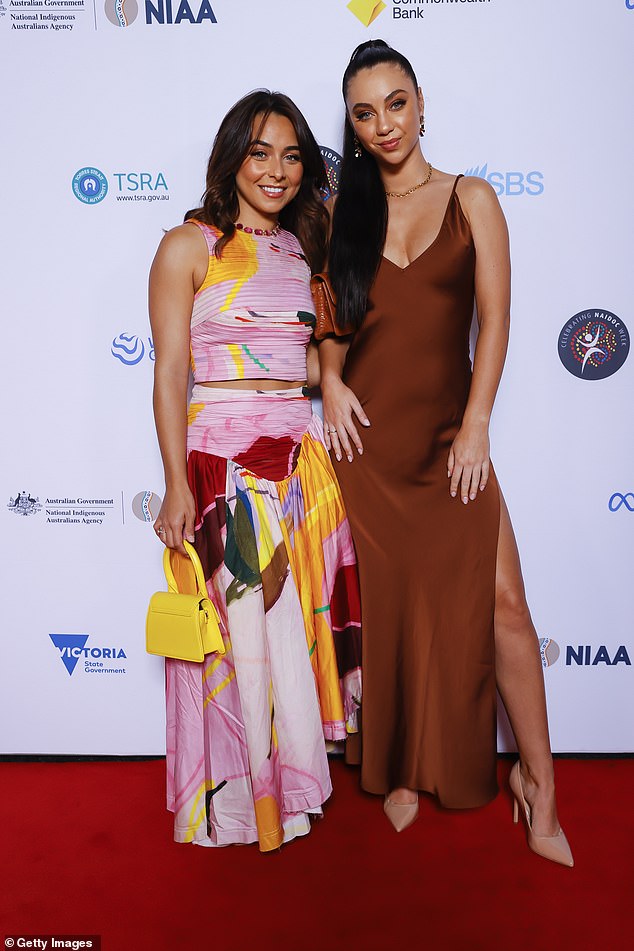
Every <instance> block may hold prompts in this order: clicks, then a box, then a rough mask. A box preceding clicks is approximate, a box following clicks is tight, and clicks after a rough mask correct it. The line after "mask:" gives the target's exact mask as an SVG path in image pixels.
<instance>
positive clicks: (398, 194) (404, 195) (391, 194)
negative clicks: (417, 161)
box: [385, 162, 433, 198]
mask: <svg viewBox="0 0 634 951" xmlns="http://www.w3.org/2000/svg"><path fill="white" fill-rule="evenodd" d="M432 172H433V168H432V167H431V162H428V163H427V174H426V175H425V177H424V179H423V180H422V182H419V183H418V185H412V187H411V188H408V189H407V191H406V192H386V193H385V194H386V195H387V197H388V198H407V196H408V195H411V194H412V193H413V192H417V191H418V189H419V188H422V187H423V185H426V184H427V182H428V181H429V179H430V178H431V173H432Z"/></svg>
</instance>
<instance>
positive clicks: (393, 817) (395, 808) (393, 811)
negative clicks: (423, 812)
mask: <svg viewBox="0 0 634 951" xmlns="http://www.w3.org/2000/svg"><path fill="white" fill-rule="evenodd" d="M383 812H384V813H385V815H386V816H387V817H388V819H389V820H390V822H391V823H392V825H393V826H394V828H395V829H396V831H397V832H402V831H403V829H407V827H408V826H411V825H412V823H413V822H416V820H417V819H418V799H417V800H416V802H392V800H391V799H390V797H389V796H386V797H385V802H384V803H383Z"/></svg>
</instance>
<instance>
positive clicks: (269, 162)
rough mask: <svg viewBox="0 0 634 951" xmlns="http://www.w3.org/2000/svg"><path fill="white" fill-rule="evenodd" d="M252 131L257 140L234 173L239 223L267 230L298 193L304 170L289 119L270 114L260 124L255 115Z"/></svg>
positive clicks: (259, 119)
mask: <svg viewBox="0 0 634 951" xmlns="http://www.w3.org/2000/svg"><path fill="white" fill-rule="evenodd" d="M253 129H254V134H255V135H257V138H254V139H253V141H252V142H251V146H250V148H249V153H248V155H247V157H246V158H245V160H244V162H243V163H242V165H241V166H240V168H239V169H238V171H237V172H236V189H237V193H238V202H239V205H240V212H239V220H240V221H241V222H242V224H245V225H248V226H250V227H254V228H255V227H257V228H270V227H271V226H273V225H275V223H276V222H277V220H278V218H279V215H280V212H281V211H282V209H283V208H285V207H286V205H288V204H289V202H291V201H292V200H293V198H295V196H296V194H297V192H298V191H299V189H300V186H301V184H302V176H303V173H304V168H303V165H302V159H301V155H300V151H299V144H298V142H297V133H296V132H295V129H294V127H293V123H292V122H291V121H290V119H287V118H286V116H280V115H277V114H276V113H274V112H272V113H271V114H270V115H269V117H268V118H267V120H266V122H265V123H264V125H262V116H261V115H260V116H256V118H255V122H254V123H253Z"/></svg>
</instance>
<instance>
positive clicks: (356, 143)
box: [354, 135, 362, 158]
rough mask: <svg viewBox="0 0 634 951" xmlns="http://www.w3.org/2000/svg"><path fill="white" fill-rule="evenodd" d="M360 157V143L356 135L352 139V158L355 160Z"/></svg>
mask: <svg viewBox="0 0 634 951" xmlns="http://www.w3.org/2000/svg"><path fill="white" fill-rule="evenodd" d="M361 155H362V152H361V143H360V142H359V140H358V138H357V137H356V135H355V137H354V157H355V158H361Z"/></svg>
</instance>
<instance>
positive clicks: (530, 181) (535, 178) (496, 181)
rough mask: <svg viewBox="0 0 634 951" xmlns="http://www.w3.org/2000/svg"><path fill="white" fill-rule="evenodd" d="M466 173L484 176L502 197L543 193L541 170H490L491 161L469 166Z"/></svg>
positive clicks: (478, 176) (477, 176)
mask: <svg viewBox="0 0 634 951" xmlns="http://www.w3.org/2000/svg"><path fill="white" fill-rule="evenodd" d="M465 175H474V176H475V177H476V178H484V179H486V181H487V182H488V183H489V185H491V187H492V188H493V189H494V191H495V194H496V195H497V196H498V198H500V197H501V196H502V195H510V196H513V195H529V196H531V195H532V196H535V195H541V194H542V192H543V191H544V176H543V175H542V173H541V172H490V171H489V163H488V162H486V163H485V164H484V165H476V166H474V167H473V168H468V169H467V170H466V172H465Z"/></svg>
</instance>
